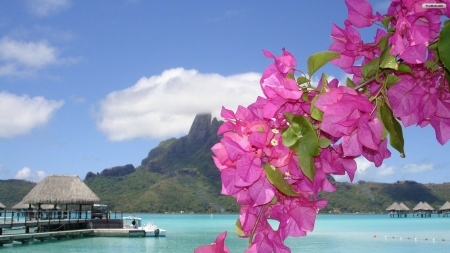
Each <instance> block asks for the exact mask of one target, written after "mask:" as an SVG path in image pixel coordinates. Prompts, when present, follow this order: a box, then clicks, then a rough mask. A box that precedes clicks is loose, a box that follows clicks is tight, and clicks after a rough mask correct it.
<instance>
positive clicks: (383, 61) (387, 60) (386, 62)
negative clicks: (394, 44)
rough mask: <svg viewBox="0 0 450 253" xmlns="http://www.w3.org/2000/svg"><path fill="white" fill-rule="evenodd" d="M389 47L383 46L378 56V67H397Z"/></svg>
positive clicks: (395, 59)
mask: <svg viewBox="0 0 450 253" xmlns="http://www.w3.org/2000/svg"><path fill="white" fill-rule="evenodd" d="M390 52H391V47H388V48H385V49H384V50H383V52H381V56H380V68H382V69H395V70H397V69H398V62H397V58H396V57H395V56H394V55H391V53H390Z"/></svg>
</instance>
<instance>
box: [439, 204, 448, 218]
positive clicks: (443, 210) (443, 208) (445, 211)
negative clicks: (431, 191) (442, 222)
mask: <svg viewBox="0 0 450 253" xmlns="http://www.w3.org/2000/svg"><path fill="white" fill-rule="evenodd" d="M438 213H442V214H443V216H442V217H450V203H449V202H448V201H447V202H445V204H444V205H443V206H441V207H440V208H439V210H438Z"/></svg>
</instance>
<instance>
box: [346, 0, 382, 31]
mask: <svg viewBox="0 0 450 253" xmlns="http://www.w3.org/2000/svg"><path fill="white" fill-rule="evenodd" d="M345 4H346V5H347V7H348V21H349V22H350V24H352V25H354V26H356V27H359V28H361V27H368V26H371V25H372V24H373V23H374V22H375V21H377V16H375V15H373V12H372V5H371V4H370V3H369V2H367V1H364V0H345Z"/></svg>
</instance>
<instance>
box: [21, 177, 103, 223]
mask: <svg viewBox="0 0 450 253" xmlns="http://www.w3.org/2000/svg"><path fill="white" fill-rule="evenodd" d="M23 202H24V203H26V204H35V205H36V206H37V209H38V210H40V211H41V210H44V209H43V205H44V204H47V205H52V206H53V208H55V206H56V205H65V210H66V211H67V210H68V206H69V205H78V206H79V209H78V211H79V212H78V213H79V216H81V211H82V206H83V205H88V206H91V209H92V206H93V205H94V204H98V203H100V198H99V197H97V195H96V194H95V193H94V192H93V191H92V190H91V189H89V187H88V186H87V185H86V184H85V183H84V182H83V181H81V179H80V178H79V177H78V176H77V175H49V176H47V177H45V178H44V179H43V180H42V181H41V182H39V183H38V184H37V185H36V186H35V187H34V188H33V189H31V191H30V192H29V193H28V194H27V195H26V196H25V197H23ZM47 207H48V206H47ZM63 214H64V213H63Z"/></svg>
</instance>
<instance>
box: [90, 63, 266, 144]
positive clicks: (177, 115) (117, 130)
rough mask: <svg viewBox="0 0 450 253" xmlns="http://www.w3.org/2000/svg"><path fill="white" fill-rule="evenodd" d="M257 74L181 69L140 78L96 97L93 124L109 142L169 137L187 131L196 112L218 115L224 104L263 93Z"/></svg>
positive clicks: (232, 105) (251, 99) (246, 101)
mask: <svg viewBox="0 0 450 253" xmlns="http://www.w3.org/2000/svg"><path fill="white" fill-rule="evenodd" d="M260 78H261V74H258V73H244V74H239V75H233V76H222V75H219V74H214V73H213V74H203V73H199V72H198V71H196V70H185V69H183V68H176V69H169V70H166V71H164V72H163V73H162V74H161V75H156V76H151V77H149V78H146V77H143V78H141V79H140V80H139V81H138V82H137V83H136V84H134V85H133V86H131V87H129V88H127V89H124V90H120V91H114V92H111V93H110V94H108V95H107V96H106V98H104V99H103V100H102V101H100V108H99V110H98V112H97V117H98V120H97V127H98V128H99V129H100V130H101V131H103V132H104V133H105V134H106V135H107V136H108V138H109V139H110V140H114V141H121V140H127V139H133V138H139V137H147V138H167V137H174V136H179V135H181V134H186V133H187V132H188V131H189V127H190V126H191V124H192V122H193V120H194V117H195V115H196V114H197V113H202V112H211V113H212V114H213V117H218V119H220V110H221V107H222V105H223V106H225V107H226V108H229V109H231V110H236V108H237V106H238V105H240V104H241V105H245V106H247V105H249V104H251V103H253V102H255V100H256V97H257V96H258V95H262V92H261V89H260V86H259V79H260Z"/></svg>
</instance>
